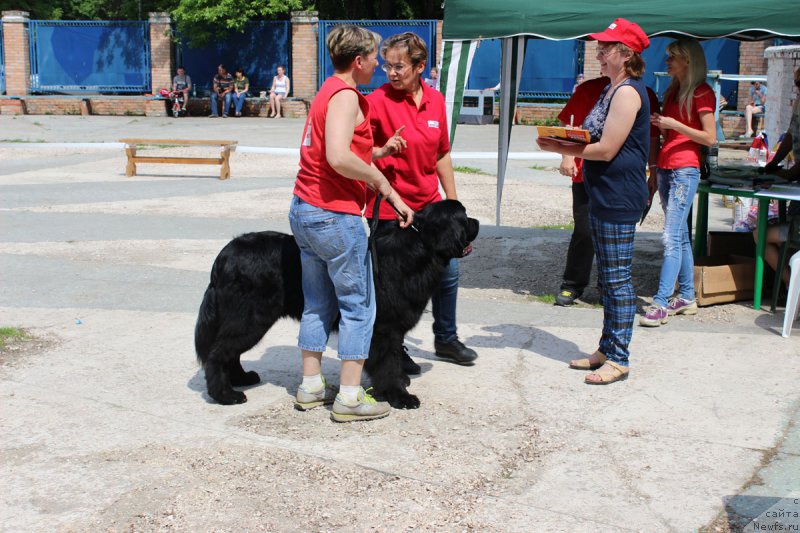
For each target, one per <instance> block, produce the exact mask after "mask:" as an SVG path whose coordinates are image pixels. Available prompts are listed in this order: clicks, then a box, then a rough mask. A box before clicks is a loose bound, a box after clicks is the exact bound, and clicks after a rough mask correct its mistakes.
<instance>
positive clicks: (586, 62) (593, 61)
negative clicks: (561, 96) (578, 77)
mask: <svg viewBox="0 0 800 533" xmlns="http://www.w3.org/2000/svg"><path fill="white" fill-rule="evenodd" d="M583 75H584V77H585V79H587V80H591V79H594V78H599V77H600V62H599V61H598V60H597V41H586V46H585V47H584V50H583Z"/></svg>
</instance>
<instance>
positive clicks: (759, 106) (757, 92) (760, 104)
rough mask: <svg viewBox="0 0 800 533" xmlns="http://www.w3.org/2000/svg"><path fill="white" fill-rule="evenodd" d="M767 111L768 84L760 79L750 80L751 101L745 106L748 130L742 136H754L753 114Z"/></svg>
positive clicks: (746, 127) (745, 123) (745, 121)
mask: <svg viewBox="0 0 800 533" xmlns="http://www.w3.org/2000/svg"><path fill="white" fill-rule="evenodd" d="M766 111H767V84H766V83H762V82H760V81H751V82H750V103H748V104H747V105H746V106H745V107H744V127H745V129H746V130H747V131H745V132H744V135H742V136H741V138H747V137H753V136H754V135H755V132H754V131H753V115H755V114H757V113H766Z"/></svg>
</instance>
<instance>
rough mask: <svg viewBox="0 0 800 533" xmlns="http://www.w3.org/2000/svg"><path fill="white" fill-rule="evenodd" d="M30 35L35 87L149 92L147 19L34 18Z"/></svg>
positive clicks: (38, 90)
mask: <svg viewBox="0 0 800 533" xmlns="http://www.w3.org/2000/svg"><path fill="white" fill-rule="evenodd" d="M29 39H30V59H31V92H34V93H52V92H79V93H88V92H105V93H145V92H149V91H150V36H149V25H148V23H147V22H143V21H89V20H86V21H83V20H71V21H60V20H32V21H30V25H29Z"/></svg>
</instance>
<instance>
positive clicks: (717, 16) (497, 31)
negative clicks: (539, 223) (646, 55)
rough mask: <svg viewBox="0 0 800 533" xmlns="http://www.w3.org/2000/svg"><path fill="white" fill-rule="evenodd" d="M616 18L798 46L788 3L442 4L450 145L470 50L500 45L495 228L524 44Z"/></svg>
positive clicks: (795, 15)
mask: <svg viewBox="0 0 800 533" xmlns="http://www.w3.org/2000/svg"><path fill="white" fill-rule="evenodd" d="M617 17H623V18H626V19H628V20H632V21H634V22H636V23H637V24H639V25H640V26H641V27H642V29H643V30H644V31H645V32H646V33H647V34H648V35H649V36H650V37H676V38H677V37H681V36H690V37H695V38H697V39H714V38H720V37H728V38H733V39H739V40H749V41H752V40H761V39H766V38H768V37H784V38H787V39H792V40H800V11H798V9H797V4H796V3H794V2H787V1H786V0H764V1H762V2H759V3H758V4H753V2H752V1H751V0H726V1H713V2H712V1H711V0H669V1H667V0H636V1H633V0H610V1H606V2H597V1H594V0H560V1H551V2H542V1H538V2H537V1H531V0H494V1H491V2H487V1H486V0H446V2H445V9H444V24H443V27H442V39H443V43H444V46H443V48H444V50H443V54H442V69H441V70H442V71H441V75H440V87H441V88H442V91H443V92H444V94H445V101H446V104H447V108H448V111H447V115H448V117H447V118H448V120H449V125H450V141H451V143H452V141H453V140H454V136H455V130H456V122H457V121H458V115H459V113H460V110H461V100H462V97H463V93H464V87H465V86H466V81H467V79H468V77H469V67H470V63H471V62H472V56H473V55H474V51H475V48H476V46H477V44H478V43H479V42H480V41H481V40H483V39H502V46H501V50H502V60H501V66H500V69H501V72H500V80H501V81H500V104H501V107H500V134H499V136H498V147H497V208H496V222H497V224H498V225H499V224H500V201H501V199H502V193H503V181H504V179H505V170H506V163H507V161H508V141H509V137H510V136H511V125H512V120H511V119H512V117H513V113H514V108H515V107H516V103H517V92H518V88H519V79H520V74H521V72H522V62H523V59H524V53H525V42H526V40H527V39H529V38H534V39H552V40H563V39H584V38H586V37H587V35H589V34H590V33H595V32H600V31H603V30H604V29H605V27H606V26H607V25H608V24H610V23H611V22H612V21H613V20H614V19H615V18H617Z"/></svg>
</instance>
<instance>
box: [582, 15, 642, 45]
mask: <svg viewBox="0 0 800 533" xmlns="http://www.w3.org/2000/svg"><path fill="white" fill-rule="evenodd" d="M589 37H591V38H592V39H594V40H595V41H601V42H606V43H622V44H624V45H626V46H627V47H628V48H630V49H631V50H633V51H634V52H638V53H640V54H641V53H642V51H643V50H644V49H645V48H647V47H648V46H650V39H648V38H647V34H646V33H645V32H644V30H642V28H641V27H640V26H639V25H638V24H636V23H635V22H631V21H630V20H626V19H623V18H618V19H616V20H615V21H614V22H612V23H611V24H610V25H609V26H608V28H606V31H604V32H601V33H590V34H589Z"/></svg>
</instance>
